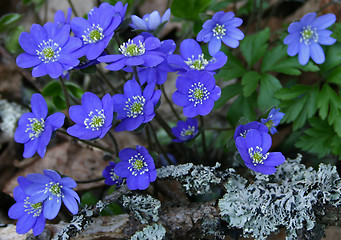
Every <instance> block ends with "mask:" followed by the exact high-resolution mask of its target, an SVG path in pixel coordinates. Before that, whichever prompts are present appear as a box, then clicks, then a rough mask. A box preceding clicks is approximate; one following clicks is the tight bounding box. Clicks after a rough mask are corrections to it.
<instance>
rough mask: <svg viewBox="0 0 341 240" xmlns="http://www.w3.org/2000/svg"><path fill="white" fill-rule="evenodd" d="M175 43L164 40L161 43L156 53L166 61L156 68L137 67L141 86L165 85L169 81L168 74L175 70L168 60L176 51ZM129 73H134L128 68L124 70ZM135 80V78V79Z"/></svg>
mask: <svg viewBox="0 0 341 240" xmlns="http://www.w3.org/2000/svg"><path fill="white" fill-rule="evenodd" d="M175 47H176V45H175V43H174V41H173V40H164V41H162V42H161V46H160V47H159V48H157V49H155V51H158V52H159V53H160V56H161V57H163V59H164V61H162V62H161V63H160V64H158V65H156V66H154V67H137V72H138V75H139V79H140V83H141V85H143V84H145V83H146V82H147V83H156V84H159V85H161V84H164V83H165V82H166V80H167V75H168V72H173V71H174V70H173V68H171V67H170V66H169V65H168V63H167V61H166V59H167V56H169V55H170V54H172V53H173V52H174V50H175ZM123 70H124V71H127V72H133V69H132V68H131V67H126V68H124V69H123ZM133 79H135V77H133Z"/></svg>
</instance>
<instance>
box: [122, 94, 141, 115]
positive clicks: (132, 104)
mask: <svg viewBox="0 0 341 240" xmlns="http://www.w3.org/2000/svg"><path fill="white" fill-rule="evenodd" d="M145 103H146V99H145V98H144V97H143V96H133V99H131V98H128V100H127V101H126V104H125V106H124V108H123V109H124V110H126V111H127V117H132V118H136V117H138V116H139V115H143V109H144V105H145Z"/></svg>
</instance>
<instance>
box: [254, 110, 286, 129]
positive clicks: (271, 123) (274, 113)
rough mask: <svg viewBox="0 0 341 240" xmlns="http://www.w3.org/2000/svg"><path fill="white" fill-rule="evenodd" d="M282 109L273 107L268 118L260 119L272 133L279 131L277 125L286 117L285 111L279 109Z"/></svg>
mask: <svg viewBox="0 0 341 240" xmlns="http://www.w3.org/2000/svg"><path fill="white" fill-rule="evenodd" d="M279 110H280V109H279V108H278V109H276V108H273V109H271V110H270V112H269V115H268V118H267V119H264V118H262V119H261V120H260V121H261V122H262V123H263V124H265V125H266V126H267V127H268V129H269V131H270V133H271V134H275V133H276V132H277V129H276V126H278V124H279V123H280V122H281V120H282V118H283V117H284V115H285V114H284V113H282V112H280V111H279Z"/></svg>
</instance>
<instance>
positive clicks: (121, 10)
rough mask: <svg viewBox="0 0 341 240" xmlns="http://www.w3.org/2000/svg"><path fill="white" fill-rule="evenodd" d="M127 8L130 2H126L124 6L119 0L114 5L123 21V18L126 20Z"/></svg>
mask: <svg viewBox="0 0 341 240" xmlns="http://www.w3.org/2000/svg"><path fill="white" fill-rule="evenodd" d="M127 8H128V3H126V4H124V6H123V3H121V2H117V3H116V4H115V5H114V12H115V15H118V16H120V17H121V23H122V22H123V20H124V18H125V16H126V11H127Z"/></svg>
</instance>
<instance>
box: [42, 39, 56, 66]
mask: <svg viewBox="0 0 341 240" xmlns="http://www.w3.org/2000/svg"><path fill="white" fill-rule="evenodd" d="M38 48H39V49H40V50H36V52H37V55H38V56H39V59H41V61H43V62H44V63H49V62H55V61H57V58H58V57H59V52H60V51H61V50H62V49H61V47H59V45H58V44H57V43H54V42H53V40H52V39H49V40H48V41H47V42H46V41H43V42H42V43H40V44H39V45H38Z"/></svg>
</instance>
